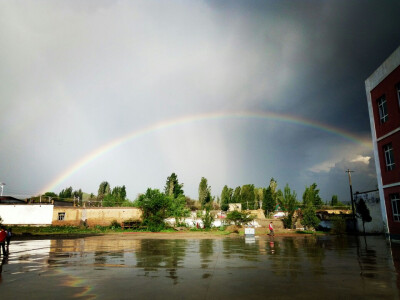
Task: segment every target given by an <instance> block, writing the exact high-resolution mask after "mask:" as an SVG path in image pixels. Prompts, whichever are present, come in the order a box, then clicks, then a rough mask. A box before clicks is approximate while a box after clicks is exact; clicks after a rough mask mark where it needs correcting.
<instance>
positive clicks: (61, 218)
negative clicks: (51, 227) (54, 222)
mask: <svg viewBox="0 0 400 300" xmlns="http://www.w3.org/2000/svg"><path fill="white" fill-rule="evenodd" d="M64 219H65V212H62V213H58V221H64Z"/></svg>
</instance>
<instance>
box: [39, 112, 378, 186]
mask: <svg viewBox="0 0 400 300" xmlns="http://www.w3.org/2000/svg"><path fill="white" fill-rule="evenodd" d="M223 119H260V120H272V121H279V122H285V123H289V124H293V125H301V126H305V127H309V128H313V129H316V130H320V131H323V132H327V133H329V134H334V135H336V136H339V137H342V138H343V139H345V140H348V141H351V142H353V143H356V144H360V145H362V146H364V147H366V148H370V149H371V148H372V142H371V140H370V139H367V138H362V137H359V136H357V135H355V134H352V133H351V132H348V131H345V130H343V129H339V128H336V127H333V126H330V125H326V124H323V123H320V122H316V121H312V120H307V119H304V118H300V117H296V116H291V115H286V114H279V113H274V112H268V111H260V112H252V111H237V112H213V113H204V114H195V115H188V116H184V117H180V118H175V119H169V120H164V121H160V122H157V123H154V124H152V125H150V126H147V127H144V128H140V129H135V130H134V131H132V132H130V133H128V134H126V135H123V136H120V137H118V138H116V139H114V140H112V141H110V142H108V143H106V144H104V145H102V146H101V147H99V148H97V149H95V150H94V151H92V152H90V153H88V154H87V155H85V156H84V157H82V158H81V159H80V160H78V161H77V162H76V163H74V164H73V165H72V166H70V167H69V168H68V169H66V170H65V171H64V172H63V173H61V174H60V175H59V176H58V177H57V178H55V179H54V180H52V181H51V182H50V183H49V184H48V185H46V187H44V188H43V189H42V190H41V192H40V193H45V192H47V191H53V190H54V189H55V188H56V187H57V186H59V185H60V184H61V183H62V182H63V181H65V180H66V179H67V178H69V177H70V176H72V175H73V174H74V173H76V172H78V171H79V170H80V169H82V168H84V167H85V166H86V165H88V164H90V163H91V162H92V161H94V160H96V159H97V158H99V157H100V156H102V155H104V154H105V153H107V152H110V151H112V150H113V149H115V148H117V147H119V146H121V145H123V144H125V143H127V142H129V141H131V140H134V139H136V138H139V137H141V136H144V135H147V134H150V133H153V132H156V131H159V130H162V129H166V128H170V127H175V126H181V125H185V124H189V123H194V122H200V121H206V120H223Z"/></svg>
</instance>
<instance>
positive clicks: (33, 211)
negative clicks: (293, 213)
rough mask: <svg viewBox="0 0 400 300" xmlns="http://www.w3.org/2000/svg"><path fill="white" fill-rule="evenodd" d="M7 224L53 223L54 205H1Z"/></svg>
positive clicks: (0, 213)
mask: <svg viewBox="0 0 400 300" xmlns="http://www.w3.org/2000/svg"><path fill="white" fill-rule="evenodd" d="M0 217H1V218H2V219H3V224H5V225H51V222H52V221H53V205H51V204H46V205H44V204H42V205H37V204H35V205H12V204H9V205H0Z"/></svg>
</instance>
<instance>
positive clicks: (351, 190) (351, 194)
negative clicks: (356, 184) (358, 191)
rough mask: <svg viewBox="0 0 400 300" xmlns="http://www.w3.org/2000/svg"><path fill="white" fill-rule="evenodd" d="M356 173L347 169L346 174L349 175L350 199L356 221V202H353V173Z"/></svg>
mask: <svg viewBox="0 0 400 300" xmlns="http://www.w3.org/2000/svg"><path fill="white" fill-rule="evenodd" d="M352 172H354V171H351V170H350V169H347V171H346V173H347V174H349V185H350V199H351V210H352V212H353V220H355V219H356V215H355V210H354V200H353V186H352V185H351V173H352Z"/></svg>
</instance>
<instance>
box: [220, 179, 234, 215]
mask: <svg viewBox="0 0 400 300" xmlns="http://www.w3.org/2000/svg"><path fill="white" fill-rule="evenodd" d="M232 196H233V190H232V189H231V188H229V187H228V186H227V185H225V186H224V188H223V189H222V192H221V209H222V210H224V211H227V210H228V208H229V203H231V202H232Z"/></svg>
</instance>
